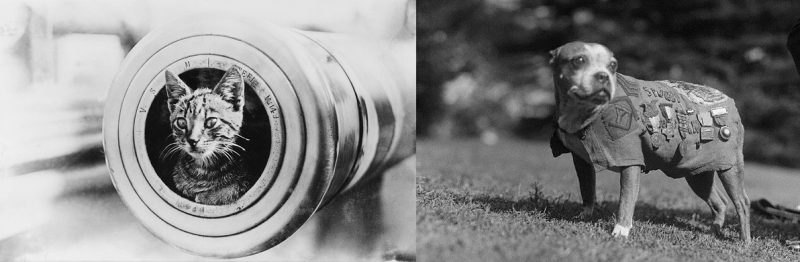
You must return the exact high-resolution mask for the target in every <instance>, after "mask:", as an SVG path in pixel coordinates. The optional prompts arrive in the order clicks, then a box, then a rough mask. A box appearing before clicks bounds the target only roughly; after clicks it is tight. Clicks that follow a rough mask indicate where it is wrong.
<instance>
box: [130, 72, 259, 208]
mask: <svg viewBox="0 0 800 262" xmlns="http://www.w3.org/2000/svg"><path fill="white" fill-rule="evenodd" d="M224 74H225V71H224V70H220V69H216V68H195V69H191V70H188V71H185V72H183V73H180V74H178V77H179V78H180V79H181V80H182V81H183V82H184V83H186V85H187V86H188V87H189V88H190V89H192V90H195V89H197V88H202V87H214V86H216V84H217V83H218V82H219V81H220V80H221V79H222V76H223V75H224ZM162 77H163V76H162ZM244 96H245V104H244V110H243V119H242V126H241V129H240V131H239V135H240V136H241V137H239V138H238V139H236V141H235V143H236V144H237V145H238V146H240V147H241V149H237V150H236V151H237V154H238V156H237V154H232V157H233V158H234V159H235V160H238V161H241V164H242V167H243V169H244V170H245V172H246V175H245V177H244V179H245V180H246V184H247V185H248V188H247V189H248V190H249V189H250V187H252V186H253V185H254V184H255V181H256V180H258V179H259V177H260V176H261V174H262V173H263V171H264V168H265V167H266V165H267V162H268V158H267V156H268V155H269V153H270V148H271V146H272V143H271V141H270V140H271V137H272V134H271V132H272V131H271V126H270V123H269V121H268V120H269V117H268V115H267V111H266V109H265V107H264V106H263V104H262V103H261V101H260V100H261V99H259V96H258V95H257V94H256V92H255V91H254V90H253V88H252V86H251V85H250V84H249V83H247V82H246V81H245V95H244ZM169 119H170V111H169V109H168V107H167V93H166V88H163V86H162V88H161V89H160V91H159V92H158V93H157V94H156V96H155V97H154V99H153V102H152V104H151V105H150V108H149V110H148V113H147V117H146V121H145V127H144V129H145V134H144V135H145V139H144V141H145V147H146V148H147V155H148V156H149V158H150V159H149V160H150V163H151V164H152V166H153V168H154V169H155V171H156V173H157V175H158V177H159V178H160V179H161V180H162V181H163V182H164V184H165V185H167V187H168V188H169V189H170V190H172V191H173V192H175V193H176V194H178V195H180V196H182V197H183V198H185V199H187V200H190V201H194V199H192V198H190V197H188V196H186V195H185V194H183V193H182V192H181V190H178V189H177V188H176V186H175V179H174V177H173V172H174V170H175V169H176V168H178V167H176V165H177V164H178V162H179V159H180V158H181V157H187V156H188V155H187V153H185V152H184V151H183V149H177V150H171V151H170V150H169V148H168V145H169V144H170V143H172V142H174V141H175V135H173V134H172V133H173V132H172V129H171V127H170V124H171V123H170V121H169ZM241 196H242V195H239V196H238V197H241Z"/></svg>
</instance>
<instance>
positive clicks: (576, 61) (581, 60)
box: [570, 56, 586, 68]
mask: <svg viewBox="0 0 800 262" xmlns="http://www.w3.org/2000/svg"><path fill="white" fill-rule="evenodd" d="M570 63H572V66H573V67H575V68H579V67H581V66H583V64H585V63H586V57H583V56H577V57H575V58H572V60H570Z"/></svg>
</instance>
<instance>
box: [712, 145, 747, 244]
mask: <svg viewBox="0 0 800 262" xmlns="http://www.w3.org/2000/svg"><path fill="white" fill-rule="evenodd" d="M718 174H719V179H720V180H721V181H722V185H723V186H725V191H728V196H730V197H731V201H733V206H734V207H735V208H736V214H737V215H738V216H739V229H740V232H739V235H740V236H741V237H742V241H744V242H745V243H750V198H749V197H747V193H746V192H745V190H744V164H743V162H741V161H740V162H739V163H738V164H737V165H736V166H734V167H732V168H730V169H728V170H724V171H719V172H718Z"/></svg>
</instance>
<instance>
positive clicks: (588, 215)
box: [575, 207, 596, 220]
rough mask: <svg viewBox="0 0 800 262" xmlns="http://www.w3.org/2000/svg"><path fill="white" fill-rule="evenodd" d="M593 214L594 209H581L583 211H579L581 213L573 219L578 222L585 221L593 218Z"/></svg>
mask: <svg viewBox="0 0 800 262" xmlns="http://www.w3.org/2000/svg"><path fill="white" fill-rule="evenodd" d="M595 212H596V211H595V208H594V207H583V210H581V213H579V214H578V215H577V216H575V218H576V219H579V220H587V219H589V218H591V217H592V216H594V214H595Z"/></svg>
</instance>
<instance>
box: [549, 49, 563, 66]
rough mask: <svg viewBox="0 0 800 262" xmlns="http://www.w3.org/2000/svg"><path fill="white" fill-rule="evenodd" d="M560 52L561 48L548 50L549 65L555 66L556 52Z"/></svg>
mask: <svg viewBox="0 0 800 262" xmlns="http://www.w3.org/2000/svg"><path fill="white" fill-rule="evenodd" d="M560 51H561V47H558V48H556V49H553V50H550V65H553V64H555V62H556V58H557V57H558V52H560Z"/></svg>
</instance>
